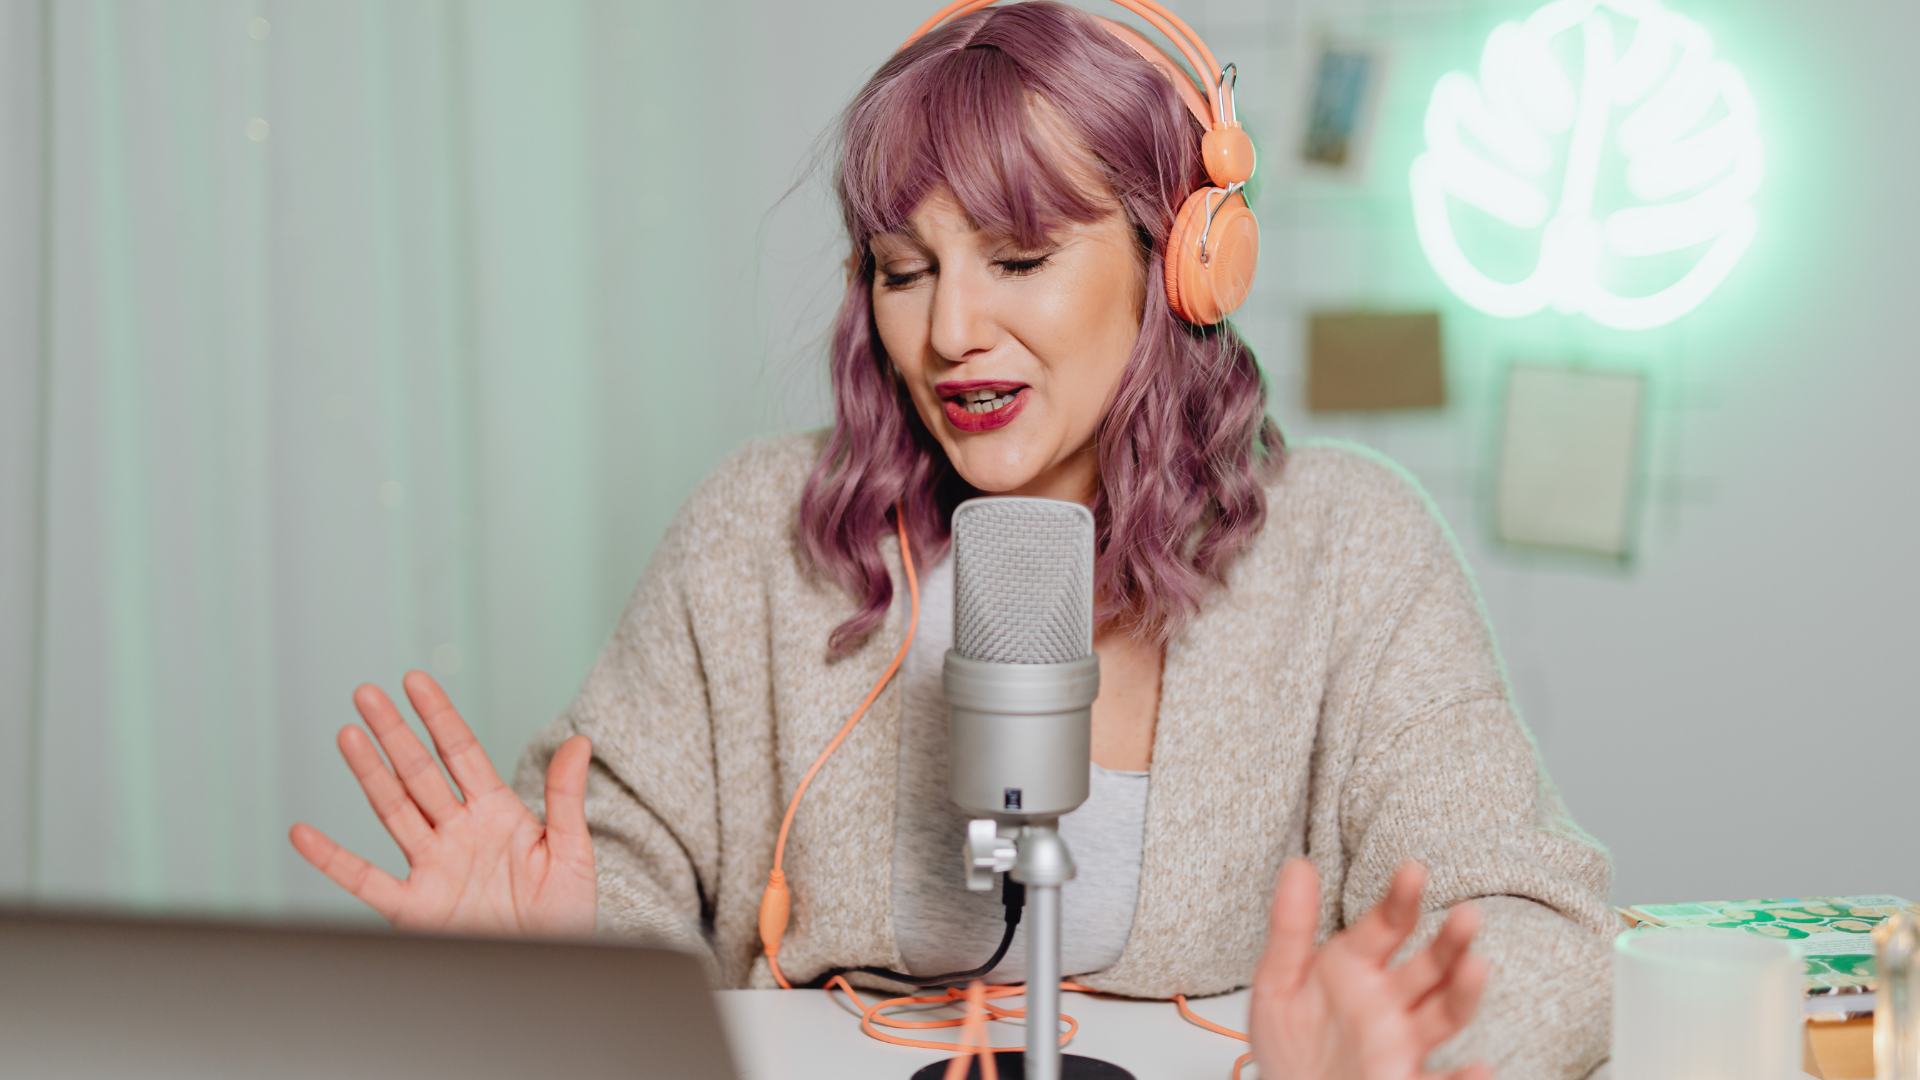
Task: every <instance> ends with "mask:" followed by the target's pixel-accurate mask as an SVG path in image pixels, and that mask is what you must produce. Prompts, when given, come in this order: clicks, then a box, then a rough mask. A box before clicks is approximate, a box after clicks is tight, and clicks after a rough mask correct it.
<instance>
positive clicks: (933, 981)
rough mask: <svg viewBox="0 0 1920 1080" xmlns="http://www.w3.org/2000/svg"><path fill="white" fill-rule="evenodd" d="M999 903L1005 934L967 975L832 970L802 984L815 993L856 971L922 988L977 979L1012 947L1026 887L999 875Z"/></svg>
mask: <svg viewBox="0 0 1920 1080" xmlns="http://www.w3.org/2000/svg"><path fill="white" fill-rule="evenodd" d="M1000 903H1001V904H1002V905H1003V906H1004V907H1005V908H1006V917H1007V930H1006V933H1004V934H1001V935H1000V947H999V948H997V949H995V950H993V956H992V957H991V958H990V959H988V961H987V962H986V963H984V964H981V965H980V966H979V967H977V968H974V969H973V970H971V971H949V972H947V973H946V974H945V975H908V974H906V973H904V972H899V971H891V970H888V969H887V968H883V967H851V968H833V969H831V970H829V971H823V972H821V973H820V974H819V975H817V976H815V977H814V979H813V981H812V982H810V983H807V984H806V986H807V989H809V990H818V989H820V988H822V987H824V986H826V985H827V980H829V979H831V978H833V977H834V976H835V975H847V974H851V973H853V972H856V971H857V972H861V973H863V974H867V975H878V976H880V977H881V978H883V979H892V980H893V981H894V982H901V983H906V984H907V985H908V986H918V987H923V988H924V987H934V986H951V985H954V984H956V983H964V982H969V981H971V980H973V979H977V978H980V977H981V976H982V975H985V974H986V973H987V972H989V971H992V970H993V969H994V968H997V967H999V966H1000V961H1002V960H1004V959H1006V957H1007V950H1008V949H1010V948H1012V947H1013V932H1014V931H1015V930H1017V929H1019V928H1020V914H1021V912H1022V911H1023V910H1025V908H1026V906H1027V887H1026V886H1025V885H1022V884H1020V883H1019V882H1017V881H1015V880H1013V878H1011V877H1008V876H1007V875H1005V874H1002V875H1001V877H1000Z"/></svg>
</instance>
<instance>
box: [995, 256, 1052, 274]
mask: <svg viewBox="0 0 1920 1080" xmlns="http://www.w3.org/2000/svg"><path fill="white" fill-rule="evenodd" d="M1051 258H1053V256H1052V255H1051V254H1048V255H1036V256H1033V257H1032V258H1026V259H995V260H994V261H993V265H995V266H997V267H999V268H1000V272H1001V273H1003V274H1006V275H1007V276H1008V277H1025V276H1027V275H1028V274H1031V273H1034V272H1035V271H1037V270H1039V269H1040V268H1041V267H1043V266H1045V265H1047V260H1048V259H1051Z"/></svg>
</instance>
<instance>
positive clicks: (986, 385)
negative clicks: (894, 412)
mask: <svg viewBox="0 0 1920 1080" xmlns="http://www.w3.org/2000/svg"><path fill="white" fill-rule="evenodd" d="M980 391H991V392H994V393H995V398H994V400H995V401H999V400H1001V399H1004V398H1009V397H1010V398H1011V400H1008V401H1006V402H1005V404H1002V405H1000V406H999V407H998V408H995V409H992V410H989V411H987V412H969V411H968V410H967V403H966V402H964V401H962V400H961V395H963V394H974V395H977V394H978V393H979V392H980ZM933 392H934V393H936V394H938V395H939V396H940V399H941V403H942V404H943V405H944V406H945V409H946V414H947V423H949V424H952V425H953V426H954V427H955V428H956V429H958V430H960V431H992V430H994V429H995V428H1003V427H1006V426H1007V425H1008V424H1011V423H1013V418H1014V417H1016V416H1018V415H1020V410H1021V409H1022V408H1024V407H1025V406H1026V404H1027V397H1028V387H1027V385H1026V384H1025V383H1016V382H1001V381H994V380H990V379H970V380H967V381H964V382H961V381H955V382H943V383H938V384H936V385H935V386H934V388H933Z"/></svg>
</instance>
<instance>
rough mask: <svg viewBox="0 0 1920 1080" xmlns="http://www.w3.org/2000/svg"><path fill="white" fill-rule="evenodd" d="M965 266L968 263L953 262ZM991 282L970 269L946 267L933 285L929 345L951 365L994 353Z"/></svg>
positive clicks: (995, 326)
mask: <svg viewBox="0 0 1920 1080" xmlns="http://www.w3.org/2000/svg"><path fill="white" fill-rule="evenodd" d="M952 262H954V263H962V264H964V262H965V260H959V259H956V260H952ZM991 294H992V283H991V282H990V281H988V280H987V279H986V276H985V275H984V274H980V273H977V272H970V268H949V267H946V266H943V267H942V268H941V273H940V275H939V276H938V277H936V278H935V279H934V283H933V309H932V311H930V312H929V313H928V318H929V319H931V320H932V325H931V326H929V327H928V335H927V343H928V344H929V345H931V346H933V351H934V352H936V353H939V354H940V356H941V358H942V359H944V360H946V361H948V362H949V363H955V364H961V363H965V362H966V361H967V360H969V359H972V358H973V357H975V356H978V355H980V354H982V353H985V352H987V351H989V350H991V349H992V348H993V346H994V344H995V343H996V342H997V341H998V340H999V327H998V324H997V323H996V322H995V320H994V318H993V310H992V295H991Z"/></svg>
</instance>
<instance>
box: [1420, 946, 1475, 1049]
mask: <svg viewBox="0 0 1920 1080" xmlns="http://www.w3.org/2000/svg"><path fill="white" fill-rule="evenodd" d="M1486 987H1487V961H1486V959H1485V958H1484V957H1479V956H1474V955H1472V954H1471V953H1469V954H1467V955H1464V956H1462V957H1460V958H1459V959H1458V960H1457V961H1455V962H1454V964H1453V966H1452V967H1450V968H1448V969H1447V974H1446V976H1445V977H1444V978H1443V979H1442V980H1441V982H1440V984H1439V985H1438V986H1436V987H1434V988H1433V991H1432V992H1431V993H1429V994H1428V995H1427V996H1426V998H1425V999H1424V1000H1422V1001H1421V1002H1420V1004H1418V1005H1416V1006H1414V1008H1413V1013H1412V1016H1411V1020H1412V1026H1413V1034H1414V1038H1415V1040H1416V1041H1417V1042H1418V1043H1419V1045H1421V1046H1423V1047H1425V1048H1426V1050H1427V1051H1429V1052H1430V1051H1432V1050H1433V1049H1434V1048H1435V1047H1438V1046H1439V1045H1440V1044H1441V1043H1443V1042H1446V1041H1447V1040H1448V1039H1451V1038H1453V1037H1454V1036H1455V1035H1456V1034H1458V1033H1459V1031H1460V1029H1461V1028H1464V1027H1466V1026H1467V1024H1468V1023H1469V1022H1470V1021H1472V1020H1473V1013H1474V1010H1475V1009H1478V1008H1479V1007H1480V993H1481V991H1483V990H1485V989H1486Z"/></svg>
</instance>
